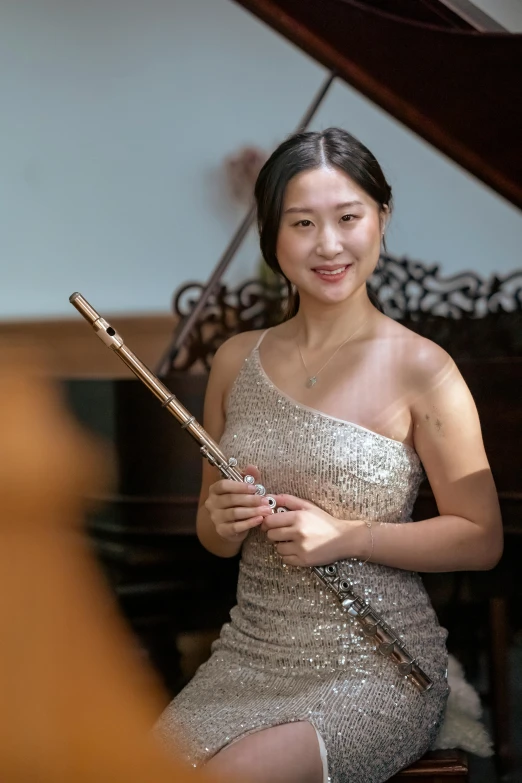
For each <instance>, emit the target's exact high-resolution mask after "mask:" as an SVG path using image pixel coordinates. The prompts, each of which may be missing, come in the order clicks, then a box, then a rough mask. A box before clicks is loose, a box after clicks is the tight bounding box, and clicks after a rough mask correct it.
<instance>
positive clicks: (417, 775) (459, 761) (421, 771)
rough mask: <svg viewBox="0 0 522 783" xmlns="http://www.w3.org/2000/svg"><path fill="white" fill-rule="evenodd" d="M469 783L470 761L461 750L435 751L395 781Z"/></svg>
mask: <svg viewBox="0 0 522 783" xmlns="http://www.w3.org/2000/svg"><path fill="white" fill-rule="evenodd" d="M452 780H454V781H458V783H467V780H468V760H467V758H466V754H465V753H464V752H463V751H461V750H435V751H432V752H431V753H427V754H426V755H425V756H423V757H422V758H421V759H419V761H416V762H415V763H414V764H412V765H411V766H409V767H407V768H406V769H403V770H401V771H400V772H399V773H398V774H397V775H394V776H393V778H390V781H389V783H393V781H407V782H408V783H449V781H452Z"/></svg>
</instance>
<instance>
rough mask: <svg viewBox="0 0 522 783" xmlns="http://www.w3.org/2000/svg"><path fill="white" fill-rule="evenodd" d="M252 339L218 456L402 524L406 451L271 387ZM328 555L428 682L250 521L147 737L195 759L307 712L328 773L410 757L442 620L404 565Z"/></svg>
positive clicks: (424, 744) (357, 772) (430, 734)
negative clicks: (214, 612) (207, 625)
mask: <svg viewBox="0 0 522 783" xmlns="http://www.w3.org/2000/svg"><path fill="white" fill-rule="evenodd" d="M260 341H261V340H259V342H260ZM259 342H258V344H257V346H256V347H255V348H254V349H253V351H252V352H251V353H250V355H249V356H248V357H247V359H245V361H244V363H243V365H242V367H241V370H240V372H239V374H238V376H237V378H236V380H235V382H234V384H233V387H232V390H231V393H230V396H229V402H228V411H227V417H226V428H225V431H224V433H223V436H222V438H221V441H220V445H221V448H222V449H223V451H224V452H225V454H226V455H227V456H234V457H236V459H237V460H238V464H239V465H240V466H241V465H247V464H255V465H257V466H258V467H259V470H260V472H261V476H262V481H263V484H264V485H265V486H266V487H267V490H268V491H269V492H271V493H276V494H277V493H288V494H292V495H295V496H297V497H300V498H304V499H306V500H309V501H312V502H313V503H315V504H316V505H317V506H320V507H321V508H322V509H324V510H325V511H327V512H328V513H329V514H331V515H332V516H334V517H336V518H339V519H364V520H372V521H373V522H374V523H382V522H386V523H393V524H415V523H414V522H411V516H410V514H411V511H412V506H413V503H414V501H415V498H416V495H417V492H418V488H419V484H420V482H421V481H422V479H423V477H424V473H423V469H422V465H421V462H420V460H419V457H418V456H417V454H416V452H415V451H414V449H412V448H411V447H409V446H407V445H406V444H403V443H400V442H398V441H394V440H392V439H391V438H388V437H385V436H383V435H379V434H377V433H375V432H373V431H371V430H368V429H365V428H364V427H361V426H359V425H356V424H353V423H351V422H348V421H344V420H341V419H337V418H335V417H333V416H329V415H326V414H323V413H321V412H320V411H317V410H315V409H313V408H309V407H307V406H305V405H303V404H300V403H297V402H296V401H295V400H293V399H291V398H290V397H288V396H287V395H285V394H284V393H283V392H282V391H280V390H279V389H278V388H277V387H276V386H274V384H273V383H272V382H271V380H270V379H269V377H268V376H267V375H266V373H265V371H264V369H263V367H262V364H261V361H260V357H259ZM339 565H340V568H341V570H342V573H343V574H345V575H346V576H347V577H348V579H349V580H350V581H351V582H352V584H353V587H354V590H355V591H357V592H359V593H360V594H361V595H363V596H364V598H365V599H367V600H368V601H369V602H370V603H371V604H372V606H373V607H374V608H375V609H376V610H377V611H378V612H379V614H381V615H382V616H383V617H384V619H385V621H386V622H387V623H388V625H389V626H391V627H392V628H393V629H394V630H395V631H396V632H397V634H398V635H399V637H400V639H401V640H402V641H403V642H404V644H405V646H406V648H407V649H408V651H409V652H410V653H412V654H413V655H414V656H415V658H416V660H417V661H418V663H419V665H420V666H421V667H422V669H423V670H424V671H425V672H426V673H427V674H428V675H429V677H430V678H431V679H432V680H433V683H434V684H433V687H432V688H431V689H430V690H429V691H425V692H421V691H419V690H418V689H417V688H416V687H415V686H414V685H413V684H412V682H411V681H410V680H409V678H405V677H404V676H402V675H400V674H399V673H398V670H397V668H396V666H395V665H394V664H393V663H392V662H391V661H390V660H389V659H388V658H385V657H383V656H382V655H381V654H379V653H378V652H377V651H376V647H375V641H372V639H371V638H368V637H365V636H364V635H363V633H362V631H361V627H360V625H359V623H358V621H357V620H356V619H354V618H352V617H350V616H349V615H348V614H347V613H346V611H345V610H344V609H343V608H342V607H341V605H340V603H339V601H338V599H337V597H336V596H335V595H334V594H333V593H332V592H331V591H330V590H329V589H328V588H327V587H324V586H323V585H322V584H321V583H320V581H319V579H318V578H317V576H316V575H315V574H314V573H313V572H312V571H311V570H310V569H308V568H300V567H296V566H287V565H285V564H284V563H283V562H282V560H281V558H280V557H279V555H278V554H277V552H276V551H275V548H274V545H273V543H271V542H270V541H268V539H267V538H266V535H265V534H264V533H263V532H262V531H261V530H260V529H259V528H254V529H253V530H251V531H250V533H249V535H248V537H247V538H246V540H245V542H244V543H243V548H242V553H241V562H240V573H239V580H238V588H237V605H236V606H234V608H233V609H232V610H231V612H230V622H228V623H226V624H225V625H224V626H223V628H222V630H221V634H220V637H219V639H217V640H216V641H215V642H214V644H213V646H212V654H211V657H210V658H209V660H208V661H207V662H206V663H204V664H203V665H202V666H201V667H200V668H199V669H198V671H197V672H196V674H195V676H194V677H193V679H192V680H191V681H190V682H189V684H188V685H187V686H186V687H185V688H184V689H183V690H182V691H181V693H179V694H178V695H177V696H176V697H175V699H174V700H173V701H172V702H171V704H170V705H169V706H168V707H167V709H166V710H165V711H164V713H163V714H162V715H161V717H160V719H159V721H158V724H157V726H156V728H155V731H156V732H157V734H158V736H159V738H160V740H161V741H162V742H163V743H165V744H167V745H169V744H170V743H175V744H176V747H177V748H178V749H179V748H180V747H181V749H182V751H183V753H185V754H186V758H187V760H188V761H189V762H190V763H191V764H193V765H194V766H199V765H201V764H204V762H205V761H207V760H208V759H209V758H210V757H211V756H213V755H214V754H215V753H217V752H218V751H219V750H220V749H222V748H223V747H224V746H226V745H228V744H230V743H232V742H234V741H236V740H238V739H239V738H241V737H244V736H245V735H247V734H250V733H252V732H255V731H259V730H260V729H265V728H268V727H270V726H275V725H278V724H282V723H288V722H291V721H308V722H309V723H311V724H312V726H313V727H314V728H315V729H316V731H317V734H318V739H319V743H320V745H321V747H322V751H323V761H324V762H325V763H324V767H325V780H328V781H331V783H380V781H385V780H387V779H388V778H389V777H391V776H392V775H393V774H394V773H395V772H397V771H398V770H400V769H402V768H403V767H405V766H407V765H408V764H410V763H411V762H413V761H414V760H416V759H417V758H419V757H420V756H422V755H423V754H424V752H426V751H427V750H428V749H429V748H430V747H431V745H432V743H433V742H434V740H435V738H436V735H437V732H438V729H439V726H440V724H441V722H442V719H443V716H444V709H445V705H446V700H447V695H448V686H447V673H446V667H447V651H446V631H445V630H444V629H443V628H441V627H440V625H439V623H438V621H437V618H436V615H435V612H434V610H433V608H432V606H431V603H430V600H429V598H428V596H427V594H426V591H425V589H424V586H423V584H422V581H421V579H420V577H419V575H418V574H416V573H413V572H410V571H404V570H401V569H395V568H389V567H386V566H382V565H377V564H373V563H371V562H368V563H363V562H361V561H359V560H356V559H349V560H343V561H340V562H339ZM325 759H326V760H325Z"/></svg>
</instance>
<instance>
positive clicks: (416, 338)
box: [385, 318, 461, 394]
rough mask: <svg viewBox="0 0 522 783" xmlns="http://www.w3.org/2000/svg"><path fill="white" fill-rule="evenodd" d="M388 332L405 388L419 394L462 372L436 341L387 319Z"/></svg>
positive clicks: (386, 330)
mask: <svg viewBox="0 0 522 783" xmlns="http://www.w3.org/2000/svg"><path fill="white" fill-rule="evenodd" d="M386 321H387V323H386V325H385V332H386V335H387V337H388V341H389V343H390V344H391V346H392V348H391V351H392V355H393V359H394V361H395V362H396V367H397V370H398V371H399V372H400V374H401V377H402V379H403V382H404V386H405V388H407V389H409V390H410V391H412V392H414V393H416V394H418V393H425V392H427V391H428V390H429V389H431V390H433V389H434V388H436V387H438V386H439V385H440V384H441V383H442V382H443V381H444V380H445V379H448V378H449V377H452V378H455V379H456V378H458V377H460V378H461V376H460V372H459V370H458V369H457V366H456V364H455V362H454V361H453V359H452V358H451V356H450V355H449V353H448V352H447V351H445V350H444V348H441V347H440V345H437V343H434V342H433V341H432V340H428V338H426V337H423V336H422V335H420V334H417V333H416V332H413V331H412V330H411V329H408V328H407V327H406V326H403V325H402V324H400V323H398V322H397V321H393V320H392V319H389V318H387V319H386Z"/></svg>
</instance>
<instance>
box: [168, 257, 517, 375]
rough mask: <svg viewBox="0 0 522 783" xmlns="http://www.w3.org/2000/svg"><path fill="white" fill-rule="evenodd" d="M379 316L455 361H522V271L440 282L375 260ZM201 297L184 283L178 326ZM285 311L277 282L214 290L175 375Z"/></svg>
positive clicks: (435, 273)
mask: <svg viewBox="0 0 522 783" xmlns="http://www.w3.org/2000/svg"><path fill="white" fill-rule="evenodd" d="M369 286H370V287H371V289H372V290H373V291H374V292H375V293H376V294H377V296H378V298H379V301H380V302H381V304H382V307H383V310H384V312H385V313H386V314H387V315H389V316H390V317H391V318H394V319H396V320H398V321H401V322H402V323H404V324H405V325H406V326H408V328H410V329H412V330H413V331H415V332H418V333H420V334H423V335H425V336H426V337H429V338H430V339H432V340H434V341H435V342H437V343H439V344H440V345H442V346H443V347H444V348H446V349H447V350H448V351H449V352H450V353H451V354H452V355H453V356H454V357H455V358H464V357H470V356H474V357H503V356H522V270H517V271H515V272H512V273H511V274H508V275H506V276H504V277H501V276H497V275H493V276H492V277H490V278H488V279H485V278H482V277H480V276H479V275H478V274H476V273H475V272H461V273H459V274H457V275H452V276H451V277H443V276H442V275H441V273H440V266H439V265H438V264H432V265H426V264H422V263H420V262H419V261H412V260H410V259H408V258H401V259H398V258H394V257H393V256H382V257H381V260H380V262H379V267H378V269H377V270H376V272H375V274H374V275H373V276H372V278H371V279H370V280H369ZM202 289H203V285H202V284H201V283H187V284H186V285H184V286H182V287H181V288H180V289H178V291H177V292H176V293H175V295H174V302H173V306H174V311H175V314H176V316H178V317H181V318H184V317H186V316H187V315H188V313H189V312H190V310H191V308H192V307H193V306H194V304H195V302H196V301H197V298H198V296H199V295H200V293H201V291H202ZM285 303H286V287H285V285H284V284H283V283H282V282H281V283H280V284H279V283H274V284H273V285H267V284H266V283H264V282H263V281H261V280H247V281H246V282H244V283H242V284H241V285H240V286H238V287H237V288H236V289H228V288H227V287H226V286H225V285H220V286H219V288H218V289H217V291H216V292H215V294H214V295H213V296H212V297H211V298H210V300H209V302H208V305H207V307H206V309H205V311H204V312H203V317H202V318H201V320H200V321H199V323H198V324H197V326H196V328H195V330H194V333H193V334H192V337H191V339H190V340H189V341H188V344H187V346H186V348H185V350H184V352H183V353H182V354H181V355H180V357H178V361H177V363H176V369H184V370H186V369H189V368H190V367H193V366H194V365H195V364H196V363H197V362H202V363H203V365H204V366H205V367H206V368H207V369H208V368H209V367H210V364H211V362H212V357H213V355H214V353H215V352H216V350H217V349H218V348H219V346H220V345H221V344H222V343H223V342H224V341H225V340H226V339H227V338H228V337H230V336H231V335H233V334H237V333H238V332H242V331H248V330H251V329H262V328H266V327H267V326H272V325H274V324H276V323H279V322H280V320H281V319H282V317H283V313H284V308H285Z"/></svg>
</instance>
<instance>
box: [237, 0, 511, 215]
mask: <svg viewBox="0 0 522 783" xmlns="http://www.w3.org/2000/svg"><path fill="white" fill-rule="evenodd" d="M235 1H236V2H237V3H239V4H240V5H242V6H244V7H245V8H247V9H248V10H250V11H251V12H252V13H254V14H255V15H256V16H258V17H259V18H260V19H262V20H263V21H265V22H266V23H267V24H269V25H270V26H271V27H272V28H273V29H274V30H276V31H278V32H279V33H281V34H282V35H284V36H285V37H286V38H288V39H289V40H290V41H292V42H293V43H294V44H296V45H297V46H299V47H300V48H301V49H303V50H304V51H305V52H307V53H308V54H309V55H311V56H312V57H314V58H315V59H316V60H318V61H319V62H320V63H321V64H322V65H324V66H325V67H327V68H329V69H331V70H335V71H337V73H338V74H339V76H341V77H342V78H343V79H345V80H346V81H347V82H348V83H349V84H350V85H352V86H353V87H355V88H356V89H357V90H359V91H360V92H361V93H363V94H364V95H366V96H367V97H368V98H370V99H371V100H372V101H374V102H375V103H376V104H378V105H379V106H381V107H382V108H383V109H385V110H386V111H387V112H388V113H389V114H391V115H392V116H394V117H395V118H396V119H398V120H400V121H401V122H403V123H404V124H405V125H406V126H407V127H409V128H410V129H411V130H413V131H415V132H416V133H418V134H419V136H422V137H423V138H424V139H426V140H427V141H428V142H430V143H431V144H433V146H434V147H436V148H437V149H439V150H440V151H441V152H444V153H445V154H446V155H448V156H449V157H450V158H452V159H453V160H454V161H455V162H456V163H458V164H460V165H461V166H463V167H464V168H465V169H467V170H468V171H469V172H471V173H472V174H474V175H475V176H476V177H478V178H479V179H481V180H482V181H483V182H485V183H486V184H487V185H489V186H490V187H492V188H493V189H494V190H496V191H497V192H498V193H500V194H501V195H503V196H504V197H505V198H506V199H508V200H509V201H511V202H512V203H513V204H515V205H516V206H518V207H520V208H522V156H521V154H520V150H521V139H522V100H521V90H520V80H521V77H522V35H513V34H509V33H498V32H494V33H489V32H488V33H486V32H478V31H477V30H474V29H472V28H471V26H470V25H469V24H467V23H466V22H465V21H464V20H463V19H461V18H459V17H458V16H457V14H454V13H453V12H452V11H451V10H449V9H448V7H447V6H446V5H445V4H444V3H442V2H438V0H414V1H413V0H371V2H370V0H321V2H317V0H235Z"/></svg>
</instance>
